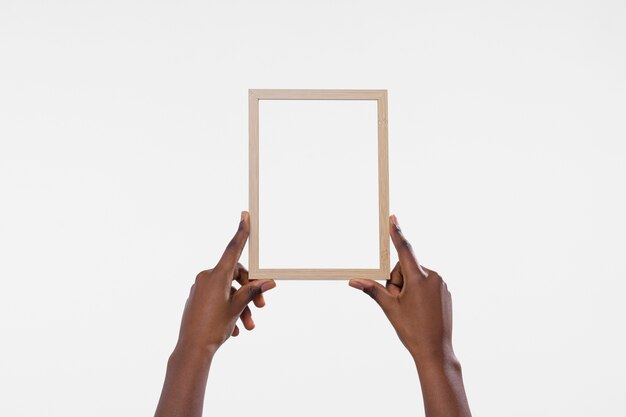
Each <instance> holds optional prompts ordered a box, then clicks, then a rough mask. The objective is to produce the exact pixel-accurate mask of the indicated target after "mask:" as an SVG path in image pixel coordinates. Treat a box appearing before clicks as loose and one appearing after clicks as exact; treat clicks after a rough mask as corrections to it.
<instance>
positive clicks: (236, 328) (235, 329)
mask: <svg viewBox="0 0 626 417" xmlns="http://www.w3.org/2000/svg"><path fill="white" fill-rule="evenodd" d="M237 336H239V327H237V325H236V324H235V328H234V329H233V337H237Z"/></svg>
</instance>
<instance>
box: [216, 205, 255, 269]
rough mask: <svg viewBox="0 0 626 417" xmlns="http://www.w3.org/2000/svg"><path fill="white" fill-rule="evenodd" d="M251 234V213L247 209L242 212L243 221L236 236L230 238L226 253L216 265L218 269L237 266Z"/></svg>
mask: <svg viewBox="0 0 626 417" xmlns="http://www.w3.org/2000/svg"><path fill="white" fill-rule="evenodd" d="M249 234H250V214H249V213H248V212H247V211H242V212H241V221H240V222H239V228H238V229H237V232H236V233H235V236H233V238H232V239H231V240H230V242H229V243H228V246H226V250H225V251H224V254H223V255H222V257H221V258H220V261H219V262H218V263H217V265H216V266H215V268H216V269H218V268H219V269H223V270H228V271H232V270H233V269H234V268H235V264H236V263H237V261H238V260H239V257H240V256H241V252H242V251H243V248H244V247H245V246H246V242H247V241H248V235H249Z"/></svg>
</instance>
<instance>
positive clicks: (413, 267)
mask: <svg viewBox="0 0 626 417" xmlns="http://www.w3.org/2000/svg"><path fill="white" fill-rule="evenodd" d="M389 222H390V225H389V234H390V235H391V241H392V242H393V246H395V248H396V251H397V252H398V258H399V260H400V266H401V267H402V271H403V277H404V278H407V279H408V278H409V277H411V276H412V275H413V274H411V272H417V273H418V274H420V275H421V271H420V268H419V264H418V262H417V258H415V254H414V253H413V247H412V246H411V244H410V243H409V241H408V240H407V239H406V238H405V237H404V235H403V234H402V230H400V224H399V223H398V219H397V217H396V216H395V214H394V215H392V216H391V217H390V218H389ZM405 284H406V280H405Z"/></svg>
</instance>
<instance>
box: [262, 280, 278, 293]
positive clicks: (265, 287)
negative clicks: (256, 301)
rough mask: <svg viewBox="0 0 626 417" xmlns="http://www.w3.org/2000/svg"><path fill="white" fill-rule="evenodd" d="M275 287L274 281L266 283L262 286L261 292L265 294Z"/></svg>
mask: <svg viewBox="0 0 626 417" xmlns="http://www.w3.org/2000/svg"><path fill="white" fill-rule="evenodd" d="M275 286H276V282H274V281H268V282H264V283H263V284H261V292H265V291H267V290H271V289H272V288H274V287H275Z"/></svg>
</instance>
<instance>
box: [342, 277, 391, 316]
mask: <svg viewBox="0 0 626 417" xmlns="http://www.w3.org/2000/svg"><path fill="white" fill-rule="evenodd" d="M348 285H350V286H351V287H353V288H356V289H357V290H361V291H363V292H364V293H365V294H367V295H369V296H370V297H372V298H373V299H374V301H376V302H377V303H378V305H379V306H380V307H381V308H382V309H383V311H385V312H386V311H387V310H388V308H389V307H390V306H391V302H392V301H393V299H394V297H393V296H392V295H391V294H390V293H389V291H387V289H386V288H385V287H383V286H382V285H381V284H379V283H378V282H376V281H374V280H371V279H351V280H350V281H349V282H348Z"/></svg>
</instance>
